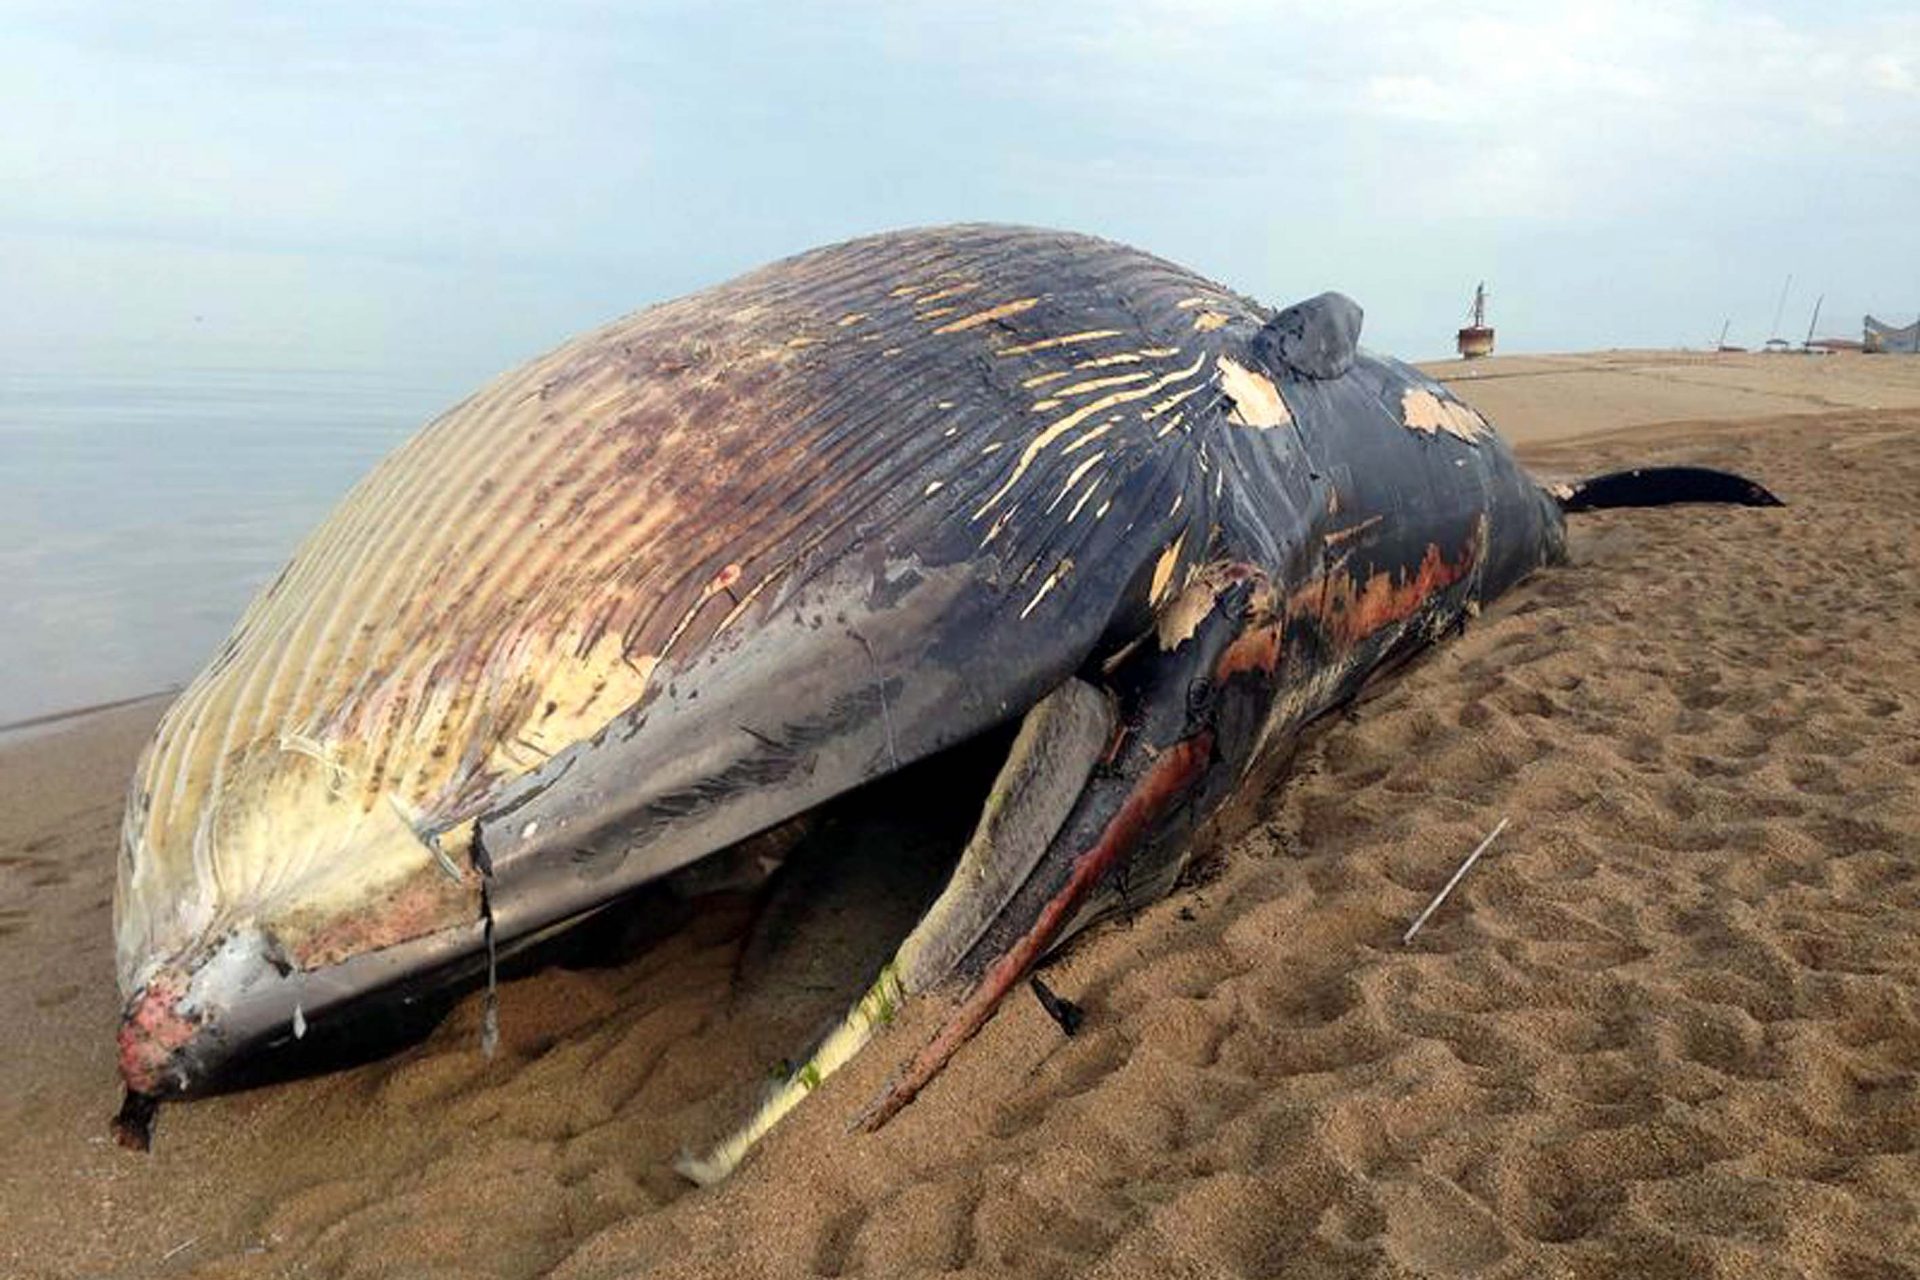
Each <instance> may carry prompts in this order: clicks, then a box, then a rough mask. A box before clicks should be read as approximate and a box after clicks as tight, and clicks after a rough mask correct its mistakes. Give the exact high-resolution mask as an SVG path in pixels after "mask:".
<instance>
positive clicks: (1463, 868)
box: [1400, 818, 1507, 946]
mask: <svg viewBox="0 0 1920 1280" xmlns="http://www.w3.org/2000/svg"><path fill="white" fill-rule="evenodd" d="M1506 829H1507V819H1505V818H1502V819H1500V824H1499V825H1498V826H1496V827H1495V828H1494V829H1493V830H1491V831H1489V832H1487V838H1486V839H1485V840H1482V841H1481V842H1480V845H1479V847H1478V848H1476V849H1475V850H1474V851H1473V852H1472V853H1470V854H1468V855H1467V860H1466V861H1465V862H1463V863H1461V864H1460V869H1459V870H1458V871H1455V872H1454V873H1453V878H1452V879H1451V880H1448V881H1447V883H1446V884H1445V885H1443V886H1441V889H1440V892H1438V893H1436V894H1434V895H1433V901H1432V902H1429V903H1428V904H1427V909H1426V910H1425V911H1422V912H1421V913H1420V915H1419V917H1418V918H1416V919H1415V920H1414V922H1413V923H1412V924H1410V925H1408V926H1407V932H1406V933H1405V935H1403V936H1402V937H1401V939H1400V945H1401V946H1406V945H1407V944H1408V943H1410V942H1412V941H1413V935H1414V934H1416V933H1418V932H1420V926H1421V925H1423V924H1425V923H1426V922H1427V917H1428V916H1430V915H1432V914H1433V913H1434V912H1435V911H1438V910H1439V909H1440V904H1441V903H1443V902H1445V901H1446V900H1447V895H1448V894H1450V893H1452V892H1453V886H1455V885H1457V884H1459V883H1460V881H1461V879H1462V878H1463V877H1465V876H1466V874H1467V872H1468V871H1469V870H1471V869H1472V867H1473V864H1474V863H1476V862H1478V861H1479V860H1480V855H1481V854H1483V853H1485V852H1486V851H1487V846H1488V845H1490V844H1492V843H1493V838H1494V837H1495V836H1497V835H1499V834H1500V833H1501V832H1502V831H1505V830H1506Z"/></svg>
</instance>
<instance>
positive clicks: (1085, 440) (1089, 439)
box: [1060, 418, 1120, 453]
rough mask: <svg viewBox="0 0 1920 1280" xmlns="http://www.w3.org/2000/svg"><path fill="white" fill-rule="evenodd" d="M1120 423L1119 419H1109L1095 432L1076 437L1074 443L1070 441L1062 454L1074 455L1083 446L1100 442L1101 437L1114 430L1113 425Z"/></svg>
mask: <svg viewBox="0 0 1920 1280" xmlns="http://www.w3.org/2000/svg"><path fill="white" fill-rule="evenodd" d="M1118 421H1120V419H1118V418H1108V419H1107V420H1106V421H1105V422H1103V423H1101V424H1100V425H1099V426H1097V427H1095V428H1094V429H1093V430H1091V431H1089V432H1086V433H1085V434H1084V435H1080V436H1076V437H1075V438H1074V439H1073V440H1072V441H1070V442H1069V443H1068V444H1067V446H1066V447H1065V448H1064V449H1062V450H1060V452H1061V453H1072V452H1073V451H1074V450H1076V449H1078V448H1079V447H1080V446H1081V445H1083V444H1091V443H1093V442H1094V441H1095V440H1098V439H1099V438H1100V437H1101V436H1103V435H1105V434H1107V432H1109V431H1111V430H1113V424H1114V423H1116V422H1118Z"/></svg>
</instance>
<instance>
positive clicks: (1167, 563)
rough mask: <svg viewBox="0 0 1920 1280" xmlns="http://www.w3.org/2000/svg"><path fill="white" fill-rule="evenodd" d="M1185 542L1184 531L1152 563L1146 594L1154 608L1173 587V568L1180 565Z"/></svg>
mask: <svg viewBox="0 0 1920 1280" xmlns="http://www.w3.org/2000/svg"><path fill="white" fill-rule="evenodd" d="M1186 541H1187V535H1186V531H1185V530H1182V531H1181V533H1180V536H1179V537H1177V538H1175V539H1174V540H1173V541H1172V542H1171V543H1169V544H1167V549H1166V550H1165V551H1162V552H1161V553H1160V559H1159V560H1157V561H1156V562H1155V563H1154V566H1153V585H1152V587H1151V588H1150V589H1149V590H1148V592H1147V599H1148V600H1149V601H1150V602H1151V603H1153V604H1154V605H1156V606H1157V605H1158V604H1159V603H1160V601H1161V600H1162V599H1163V598H1164V597H1165V596H1166V593H1167V589H1168V588H1169V587H1171V586H1172V585H1173V570H1174V566H1175V565H1177V564H1179V563H1180V548H1181V547H1182V546H1184V545H1186Z"/></svg>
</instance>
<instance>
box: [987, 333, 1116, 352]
mask: <svg viewBox="0 0 1920 1280" xmlns="http://www.w3.org/2000/svg"><path fill="white" fill-rule="evenodd" d="M1122 332H1123V330H1120V329H1085V330H1082V331H1081V332H1079V333H1068V334H1062V335H1061V336H1060V337H1058V338H1042V339H1040V340H1039V341H1038V342H1023V343H1021V344H1020V345H1019V346H1017V347H1002V348H1000V349H999V350H998V351H996V352H994V353H993V354H995V355H997V356H1024V355H1026V354H1028V353H1029V352H1033V351H1046V350H1049V349H1050V348H1053V347H1066V346H1072V345H1073V344H1074V343H1077V342H1092V341H1094V340H1095V339H1098V338H1117V337H1119V336H1120V335H1121V333H1122Z"/></svg>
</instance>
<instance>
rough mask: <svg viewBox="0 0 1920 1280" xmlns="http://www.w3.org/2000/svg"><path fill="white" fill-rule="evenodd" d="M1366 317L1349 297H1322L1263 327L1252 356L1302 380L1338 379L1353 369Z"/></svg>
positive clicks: (1307, 301) (1312, 299)
mask: <svg viewBox="0 0 1920 1280" xmlns="http://www.w3.org/2000/svg"><path fill="white" fill-rule="evenodd" d="M1364 315H1365V313H1364V312H1363V311H1361V310H1360V304H1359V303H1357V302H1355V301H1354V300H1353V299H1352V298H1349V297H1348V296H1347V295H1346V294H1344V293H1323V294H1321V295H1320V296H1319V297H1317V298H1308V299H1307V300H1306V301H1305V302H1296V303H1294V304H1293V305H1292V306H1290V307H1288V308H1287V309H1286V310H1285V311H1282V312H1281V313H1280V314H1279V315H1277V316H1275V317H1274V318H1273V319H1271V320H1269V321H1267V322H1266V323H1265V324H1263V325H1261V326H1260V332H1259V333H1257V334H1255V335H1254V338H1253V343H1252V346H1253V352H1254V354H1255V355H1258V356H1262V357H1265V358H1266V360H1267V361H1268V363H1269V364H1270V365H1279V366H1282V367H1284V368H1286V369H1288V370H1290V371H1291V372H1293V373H1296V374H1298V375H1300V376H1301V377H1303V378H1337V377H1339V376H1340V375H1341V374H1343V373H1345V372H1346V371H1347V370H1348V369H1349V368H1351V367H1352V365H1353V356H1354V352H1355V351H1356V350H1357V349H1358V348H1359V345H1360V322H1361V319H1362V318H1363V316H1364Z"/></svg>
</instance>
